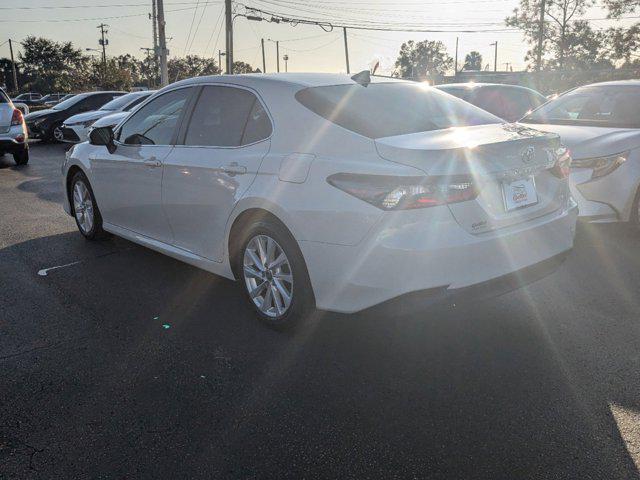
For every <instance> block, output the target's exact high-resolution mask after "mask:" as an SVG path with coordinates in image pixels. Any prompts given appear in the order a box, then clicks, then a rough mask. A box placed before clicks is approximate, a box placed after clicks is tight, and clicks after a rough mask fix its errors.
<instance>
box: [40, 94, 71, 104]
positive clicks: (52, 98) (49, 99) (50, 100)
mask: <svg viewBox="0 0 640 480" xmlns="http://www.w3.org/2000/svg"><path fill="white" fill-rule="evenodd" d="M67 95H73V94H68V93H49V94H48V95H45V96H44V97H42V98H41V99H40V102H41V103H42V104H43V105H46V106H47V107H48V108H51V107H53V106H54V105H57V104H58V103H60V102H61V101H62V99H63V98H65V97H66V96H67Z"/></svg>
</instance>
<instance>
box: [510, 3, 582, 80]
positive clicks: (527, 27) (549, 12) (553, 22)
mask: <svg viewBox="0 0 640 480" xmlns="http://www.w3.org/2000/svg"><path fill="white" fill-rule="evenodd" d="M592 5H594V0H546V8H545V22H544V38H543V52H545V53H546V54H547V55H545V57H546V61H547V65H546V66H547V67H554V66H557V67H558V68H561V69H562V68H564V67H565V63H566V62H565V60H566V57H567V51H568V49H569V47H570V45H569V44H568V43H567V41H568V39H569V37H570V36H572V35H573V36H574V40H575V38H576V37H575V34H576V32H578V33H579V31H580V30H584V22H583V21H578V20H575V18H577V17H579V16H580V15H582V14H583V13H585V11H586V10H587V8H589V7H590V6H592ZM541 8H542V5H541V0H520V6H519V7H518V8H516V9H515V10H514V11H513V15H512V16H511V17H507V18H506V19H505V23H506V25H507V26H509V27H515V28H518V29H520V30H522V32H523V33H524V37H525V39H526V41H527V43H528V44H529V45H531V47H532V48H531V49H530V50H529V51H528V52H527V56H526V58H525V60H528V61H529V62H532V63H530V65H529V66H530V67H536V68H537V67H540V68H542V67H544V66H545V65H544V62H545V60H544V59H543V62H542V63H543V65H537V55H536V53H537V46H538V39H539V36H540V9H541ZM578 36H579V35H578ZM574 46H575V45H574Z"/></svg>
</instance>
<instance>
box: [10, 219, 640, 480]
mask: <svg viewBox="0 0 640 480" xmlns="http://www.w3.org/2000/svg"><path fill="white" fill-rule="evenodd" d="M579 235H580V238H579V239H578V242H577V247H576V249H575V251H574V252H573V253H572V255H571V256H570V258H569V259H568V260H567V262H566V263H565V264H564V265H563V266H562V267H561V268H560V269H559V270H558V271H557V272H556V273H555V274H554V275H552V276H551V277H547V278H545V279H543V280H541V281H539V282H537V283H535V284H533V285H530V286H529V287H527V288H526V289H523V290H519V291H517V292H513V293H510V294H508V295H505V296H503V297H500V298H498V299H493V300H489V301H484V302H482V303H480V304H478V305H475V306H474V308H465V309H459V308H450V309H438V310H436V311H423V312H418V313H415V314H413V315H403V316H393V315H389V314H385V315H381V314H377V313H376V312H375V311H373V312H367V313H366V314H361V315H352V316H344V315H334V314H328V313H324V314H318V315H317V318H315V319H312V320H310V321H309V323H308V324H307V326H306V327H305V328H303V329H301V330H300V331H298V332H296V333H290V334H279V333H276V332H273V331H270V330H268V329H266V328H264V327H263V326H262V325H261V324H259V323H258V322H257V321H256V320H255V319H254V318H253V316H252V314H251V313H249V312H248V310H247V309H246V308H245V307H244V305H243V298H242V296H241V295H240V290H239V288H238V287H237V286H236V285H235V283H233V282H231V281H228V280H224V279H221V278H218V277H215V276H213V275H210V274H207V273H206V272H202V271H199V270H197V269H195V268H192V267H189V266H186V265H184V264H181V263H180V262H177V261H174V260H172V259H169V258H167V257H164V256H162V255H160V254H157V253H154V252H151V251H149V250H146V249H143V248H140V247H137V246H134V245H133V244H131V243H129V242H126V241H123V240H119V239H111V240H108V241H104V242H99V243H88V242H85V241H84V240H83V239H81V238H80V236H79V235H78V234H77V233H68V234H62V235H56V236H50V237H46V238H40V239H37V240H31V241H27V242H24V243H21V244H17V245H14V246H11V247H8V248H6V249H4V250H0V278H2V279H3V282H2V283H3V284H5V285H3V288H5V287H6V288H5V295H4V297H3V298H2V299H1V300H0V306H1V307H2V308H1V309H0V311H2V312H3V316H4V319H3V320H1V321H0V322H1V325H2V329H3V331H4V335H3V338H2V339H1V340H0V347H1V349H0V352H2V354H0V361H1V362H2V367H3V368H2V369H0V385H3V391H4V394H3V397H4V398H3V402H2V407H1V410H0V466H2V467H1V468H2V469H3V470H4V471H5V472H6V474H7V475H8V478H24V477H29V478H51V477H60V478H73V477H76V476H80V475H81V473H80V472H82V475H86V476H87V477H90V478H95V477H98V476H101V475H102V476H106V477H108V478H123V477H129V476H130V477H132V478H303V477H305V478H317V477H326V478H430V479H431V478H434V479H440V478H442V479H471V478H473V479H476V478H477V479H480V478H483V479H484V478H486V479H502V478H504V479H521V478H522V479H538V478H540V479H555V478H557V479H581V480H584V479H631V478H637V469H636V467H635V466H634V463H633V459H632V457H631V455H630V453H629V452H630V451H631V453H632V454H633V455H635V458H636V460H638V458H639V457H638V451H637V446H638V443H634V442H637V441H638V436H639V435H640V432H638V431H637V425H636V426H635V428H636V430H635V433H634V431H633V428H634V421H635V420H637V419H638V418H640V413H639V412H640V382H639V381H640V378H638V371H639V367H640V358H639V357H638V352H639V351H640V350H639V349H638V347H639V344H640V341H639V340H640V331H639V329H638V322H637V320H638V311H639V309H638V303H637V300H635V298H638V295H637V294H638V285H640V282H639V280H640V278H639V277H640V268H638V267H639V266H640V265H638V262H639V261H640V260H639V259H638V256H637V255H636V253H635V252H636V251H637V246H638V237H637V236H635V235H633V234H632V233H630V232H629V231H628V230H626V229H624V228H616V227H613V228H612V229H608V230H607V229H604V228H601V227H582V228H581V229H580V232H579ZM74 261H80V263H78V264H75V265H72V266H69V267H67V268H61V269H59V270H55V271H51V272H50V274H49V275H48V276H46V277H39V276H37V271H38V270H39V269H41V268H44V267H48V266H52V265H58V264H60V265H62V264H65V263H70V262H74ZM9 283H10V285H7V284H9ZM634 419H635V420H634ZM629 438H631V440H629ZM625 442H626V443H625ZM634 445H635V447H634ZM634 448H636V450H635V452H634V451H633V449H634Z"/></svg>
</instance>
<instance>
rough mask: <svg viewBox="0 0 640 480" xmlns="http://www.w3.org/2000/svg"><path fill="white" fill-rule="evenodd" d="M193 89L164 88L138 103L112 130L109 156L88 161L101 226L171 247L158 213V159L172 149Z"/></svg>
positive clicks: (100, 152) (105, 152)
mask: <svg viewBox="0 0 640 480" xmlns="http://www.w3.org/2000/svg"><path fill="white" fill-rule="evenodd" d="M193 90H194V89H193V87H184V88H178V89H175V90H170V91H168V92H166V93H164V94H162V95H160V96H158V97H156V98H155V99H154V100H153V101H151V102H149V103H148V104H146V105H144V106H143V107H142V108H141V109H140V110H138V111H137V112H135V113H134V114H133V115H131V117H130V118H129V119H127V120H126V121H125V122H124V123H123V124H122V126H121V127H120V128H119V129H118V130H117V131H116V132H115V145H116V149H115V151H114V152H113V153H109V151H108V150H107V149H106V148H104V147H101V148H99V149H98V150H97V152H96V154H94V156H93V158H92V164H91V169H92V172H93V176H94V179H93V182H94V184H95V185H94V191H95V193H96V196H97V201H98V205H99V207H100V212H101V213H102V216H103V219H104V221H105V222H106V223H110V224H113V225H116V226H118V227H122V228H126V229H127V230H131V231H133V232H136V233H139V234H142V235H144V236H147V237H150V238H153V239H155V240H159V241H161V242H164V243H171V241H172V239H173V236H172V234H171V229H170V228H169V224H168V222H167V219H166V217H165V215H164V212H163V210H162V198H161V197H162V168H163V161H164V160H165V158H166V157H167V155H168V154H169V152H170V151H171V149H172V148H173V144H174V143H175V139H176V136H177V132H178V129H179V126H180V122H181V121H182V118H183V113H184V110H185V108H186V104H187V102H188V100H189V97H190V95H191V94H192V93H193Z"/></svg>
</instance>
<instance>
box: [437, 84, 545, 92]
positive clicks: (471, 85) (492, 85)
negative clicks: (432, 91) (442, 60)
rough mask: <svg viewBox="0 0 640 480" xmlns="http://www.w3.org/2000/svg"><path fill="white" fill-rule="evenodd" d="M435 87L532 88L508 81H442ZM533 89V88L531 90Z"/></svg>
mask: <svg viewBox="0 0 640 480" xmlns="http://www.w3.org/2000/svg"><path fill="white" fill-rule="evenodd" d="M435 87H436V88H442V87H454V88H479V87H503V88H524V89H525V90H532V89H531V88H529V87H525V86H522V85H511V84H509V83H481V82H464V83H443V84H442V85H435ZM533 91H535V90H533Z"/></svg>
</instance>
